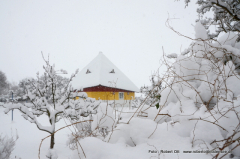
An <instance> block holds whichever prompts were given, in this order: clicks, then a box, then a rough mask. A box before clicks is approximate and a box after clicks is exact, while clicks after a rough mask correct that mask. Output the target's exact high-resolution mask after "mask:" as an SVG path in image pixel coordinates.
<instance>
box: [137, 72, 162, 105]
mask: <svg viewBox="0 0 240 159" xmlns="http://www.w3.org/2000/svg"><path fill="white" fill-rule="evenodd" d="M150 82H151V85H150V86H145V85H144V86H143V87H141V88H140V93H143V94H144V96H145V97H147V98H145V99H144V100H146V101H144V103H145V104H147V105H149V106H151V107H155V106H156V108H159V101H160V98H161V95H160V94H159V92H160V90H161V78H160V77H159V75H158V74H154V75H152V76H151V79H150ZM137 100H138V99H137Z"/></svg>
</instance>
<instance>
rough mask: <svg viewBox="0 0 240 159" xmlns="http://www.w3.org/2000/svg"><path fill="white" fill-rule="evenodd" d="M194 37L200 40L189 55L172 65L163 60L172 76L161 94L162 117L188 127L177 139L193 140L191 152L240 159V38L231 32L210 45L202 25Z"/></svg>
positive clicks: (178, 59) (167, 75)
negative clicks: (210, 152)
mask: <svg viewBox="0 0 240 159" xmlns="http://www.w3.org/2000/svg"><path fill="white" fill-rule="evenodd" d="M195 31H196V34H195V38H196V40H194V41H193V42H192V44H191V45H190V48H189V49H188V50H189V52H188V53H187V54H186V52H184V53H183V54H182V55H180V56H178V57H177V58H176V60H175V62H174V63H173V64H172V65H170V64H169V62H168V61H167V59H164V62H165V65H166V66H167V67H168V72H167V73H166V74H165V75H164V76H163V79H164V80H163V85H164V87H165V88H164V89H163V90H162V91H161V101H160V103H159V106H160V109H159V112H158V113H159V114H166V115H165V116H167V118H169V119H168V120H169V121H170V122H172V123H173V125H176V123H179V124H180V125H181V127H185V128H186V130H187V131H186V132H185V133H183V132H184V131H182V130H181V131H180V132H179V133H180V134H181V135H183V136H188V137H190V138H191V143H192V146H193V147H202V148H204V149H209V150H214V149H215V150H229V149H230V150H232V153H233V154H234V155H236V156H240V153H239V152H240V147H238V146H239V145H236V143H237V144H238V137H239V124H240V122H239V113H238V112H239V111H240V108H239V106H240V105H239V104H240V103H239V102H240V100H239V98H238V97H239V95H240V89H239V88H240V76H239V70H238V67H239V66H240V50H239V48H238V47H239V43H237V42H236V38H237V35H236V34H234V33H232V32H230V33H227V34H226V35H223V37H221V38H220V39H219V41H217V42H215V41H210V40H208V39H207V32H206V31H205V28H204V27H203V26H202V25H201V23H200V22H198V23H197V24H196V26H195ZM161 117H162V115H158V116H156V118H155V121H156V122H162V121H161V120H162V119H161ZM177 127H178V126H177ZM177 129H179V127H178V128H177ZM180 129H181V128H180ZM204 145H205V146H204ZM214 155H215V157H219V156H224V155H225V154H224V155H223V154H214Z"/></svg>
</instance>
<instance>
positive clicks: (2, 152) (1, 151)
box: [0, 134, 18, 159]
mask: <svg viewBox="0 0 240 159" xmlns="http://www.w3.org/2000/svg"><path fill="white" fill-rule="evenodd" d="M17 139H18V136H16V138H15V139H14V137H13V136H12V137H10V138H9V137H8V136H3V135H2V134H0V159H9V158H10V156H11V153H12V151H13V150H14V146H15V143H16V141H17Z"/></svg>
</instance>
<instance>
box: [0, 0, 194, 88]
mask: <svg viewBox="0 0 240 159" xmlns="http://www.w3.org/2000/svg"><path fill="white" fill-rule="evenodd" d="M168 16H170V17H175V18H178V19H176V20H174V21H172V26H173V27H174V28H175V29H176V30H178V31H179V32H181V33H183V34H185V35H188V36H191V37H194V28H193V26H192V25H194V24H195V19H197V13H196V6H195V4H193V3H192V4H191V5H190V6H189V7H187V8H186V9H185V4H184V0H181V1H174V0H51V1H49V0H34V1H33V0H0V70H1V71H3V72H4V73H5V74H6V76H7V78H8V80H9V81H10V82H18V81H19V80H21V79H23V78H25V77H35V75H36V72H38V71H39V72H40V73H42V72H43V69H42V66H43V63H44V62H43V60H42V57H41V51H42V52H43V54H44V55H45V56H46V57H47V55H48V54H49V55H50V62H51V63H55V65H56V67H57V68H59V69H65V70H67V71H68V73H69V76H70V75H71V74H72V73H73V72H74V71H75V70H76V69H77V68H79V70H81V69H82V68H84V67H85V66H86V65H87V64H88V63H89V62H90V61H91V60H92V59H93V58H95V57H96V56H97V55H98V53H99V52H100V51H101V52H103V53H104V55H105V56H106V57H107V58H108V59H109V60H110V61H112V62H113V63H114V64H115V65H116V66H117V67H118V68H119V69H120V70H121V71H122V72H123V73H125V74H126V76H127V77H129V78H130V79H131V80H132V81H133V83H135V84H136V86H138V87H140V86H142V85H144V84H149V76H150V75H151V74H152V72H154V71H156V70H157V69H158V67H159V60H160V58H161V56H162V47H164V50H165V52H166V53H173V52H175V53H178V54H179V53H180V49H181V46H182V50H183V49H184V48H186V47H187V46H188V45H189V44H190V41H189V40H187V39H186V38H183V37H179V36H178V35H177V34H176V33H174V32H173V31H171V30H170V29H169V28H167V27H166V26H165V22H166V20H167V18H168Z"/></svg>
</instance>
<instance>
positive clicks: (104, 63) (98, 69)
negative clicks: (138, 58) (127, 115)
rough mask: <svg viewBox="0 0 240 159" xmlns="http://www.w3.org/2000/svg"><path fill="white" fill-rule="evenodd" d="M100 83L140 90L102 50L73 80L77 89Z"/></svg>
mask: <svg viewBox="0 0 240 159" xmlns="http://www.w3.org/2000/svg"><path fill="white" fill-rule="evenodd" d="M88 72H90V73H88ZM110 72H114V73H110ZM98 85H102V86H106V87H114V88H119V89H124V90H129V91H134V92H138V91H139V89H138V88H137V86H135V84H133V82H132V81H131V80H130V79H129V78H128V77H127V76H126V75H124V74H123V73H122V72H121V71H120V70H119V69H118V68H117V67H116V66H115V65H114V64H113V63H112V62H111V61H110V60H109V59H108V58H107V57H106V56H105V55H103V53H101V52H100V53H99V54H98V56H97V57H95V58H94V59H93V60H92V61H91V62H90V63H89V64H88V65H87V66H86V67H84V68H83V69H82V70H81V71H80V72H79V73H78V74H77V75H76V77H75V78H73V81H72V86H73V88H75V89H81V88H86V87H93V86H98Z"/></svg>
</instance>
